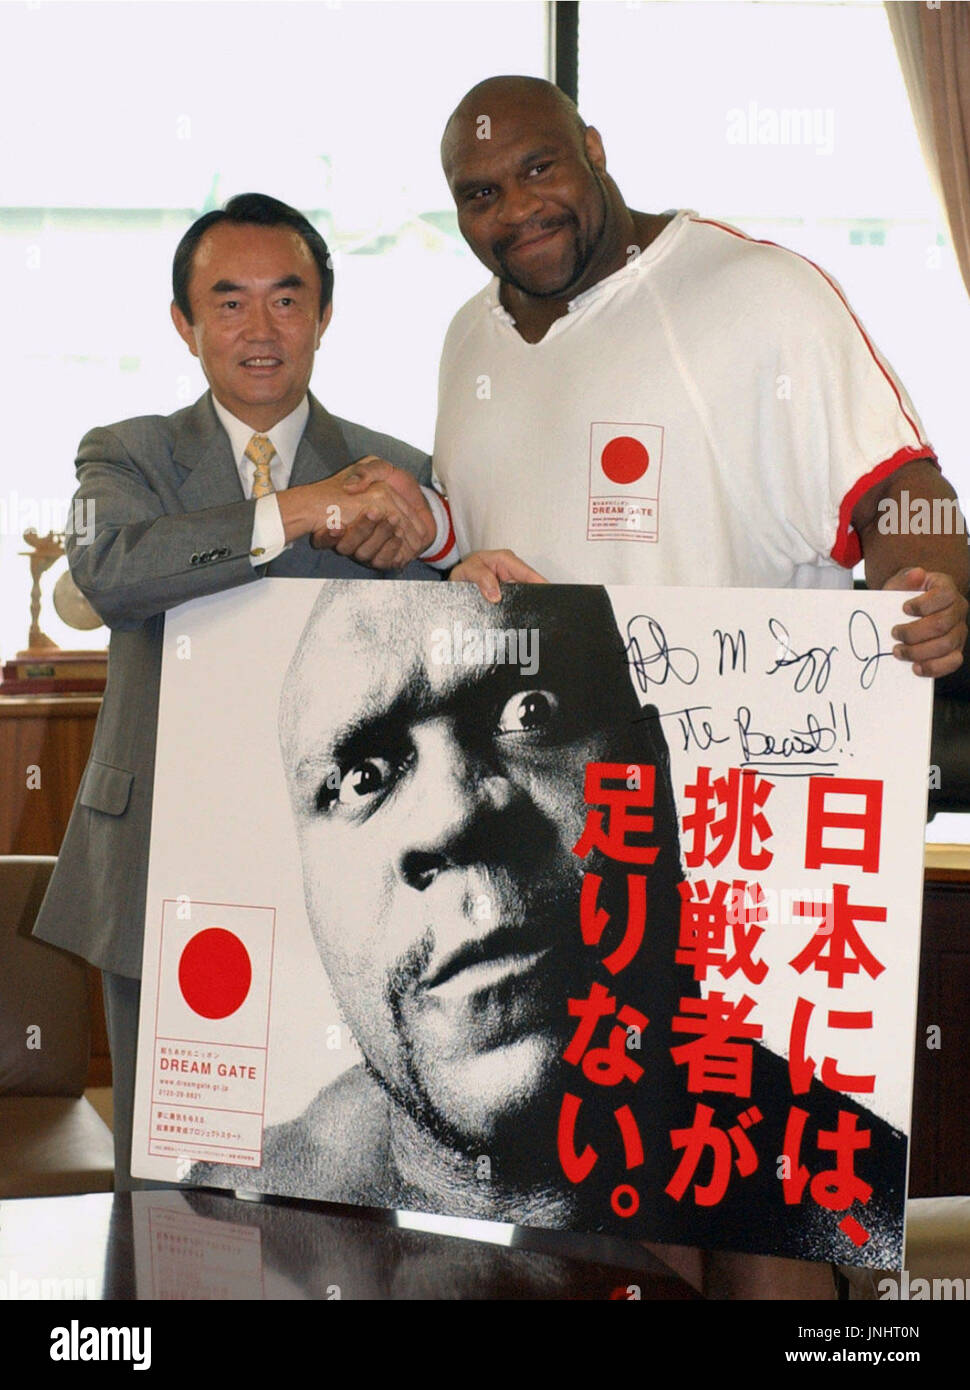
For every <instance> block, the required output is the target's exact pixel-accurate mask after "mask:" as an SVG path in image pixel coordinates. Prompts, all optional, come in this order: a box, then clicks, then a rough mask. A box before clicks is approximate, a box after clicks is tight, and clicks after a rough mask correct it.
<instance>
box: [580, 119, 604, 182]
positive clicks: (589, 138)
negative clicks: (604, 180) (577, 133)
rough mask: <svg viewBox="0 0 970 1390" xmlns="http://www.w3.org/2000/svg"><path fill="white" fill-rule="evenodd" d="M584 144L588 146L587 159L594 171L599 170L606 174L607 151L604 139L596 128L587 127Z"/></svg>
mask: <svg viewBox="0 0 970 1390" xmlns="http://www.w3.org/2000/svg"><path fill="white" fill-rule="evenodd" d="M583 142H584V144H585V146H586V158H587V159H588V160H589V162H590V164H591V165H592V166H593V168H594V169H596V170H598V172H599V173H601V174H605V173H606V151H605V150H604V149H603V140H602V137H601V136H600V133H599V131H598V130H597V129H596V127H595V126H592V125H589V126H587V127H586V133H585V135H584V136H583Z"/></svg>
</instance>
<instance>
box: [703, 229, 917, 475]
mask: <svg viewBox="0 0 970 1390" xmlns="http://www.w3.org/2000/svg"><path fill="white" fill-rule="evenodd" d="M689 220H690V221H691V222H705V223H706V224H707V225H708V226H709V227H719V228H720V230H721V231H722V232H730V234H731V236H736V237H740V239H741V240H742V241H750V242H752V243H753V245H755V246H774V247H775V248H776V249H777V250H778V251H787V252H788V254H789V255H790V256H797V257H798V259H799V260H800V261H804V262H805V263H806V265H810V266H811V267H812V269H813V270H817V271H818V273H819V275H821V277H822V279H823V280H824V281H825V283H826V284H827V285H828V286H829V287H830V288H831V289H833V290H834V291H835V293H836V294H837V295H838V297H839V299H840V300H841V301H842V305H843V307H844V309H845V311H846V313H847V314H848V315H849V318H850V319H851V320H852V322H853V323H854V324H855V326H856V328H858V330H859V332H860V333H861V334H862V338H863V341H864V342H865V345H866V347H867V348H868V349H869V352H870V354H871V356H872V360H873V362H875V364H876V366H877V367H878V368H879V370H880V371H881V372H882V374H883V376H884V377H885V378H886V380H887V381H888V382H889V385H890V386H891V387H892V390H893V394H894V395H895V397H896V400H897V401H898V402H899V408H900V410H901V411H902V413H903V416H904V417H905V420H906V423H907V424H908V425H909V427H910V429H911V430H912V431H913V433H914V434H915V436H916V438H917V439H919V437H920V433H919V430H918V429H917V427H916V422H915V421H914V420H913V418H912V416H911V415H910V414H909V411H908V410H907V409H906V407H905V406H904V405H903V398H902V396H901V395H900V394H899V387H898V386H897V385H896V383H895V381H893V379H892V377H891V376H890V374H889V372H887V370H886V368H885V366H884V365H883V364H882V362H880V360H879V355H878V353H877V352H876V349H875V348H874V347H873V345H872V341H871V340H870V338H869V335H868V333H867V332H866V330H865V329H864V328H863V326H862V324H861V323H860V322H859V320H858V319H857V318H856V316H855V314H854V313H853V312H852V309H851V307H850V305H849V302H848V300H847V299H846V297H845V295H844V294H843V293H842V291H841V290H840V289H839V287H838V285H837V284H836V283H835V281H834V280H833V279H832V277H831V276H830V275H828V274H827V273H826V272H825V271H824V270H823V269H822V267H821V266H820V265H816V264H815V262H814V261H810V260H809V258H808V257H807V256H803V255H802V254H801V252H800V251H792V249H791V247H789V246H780V245H779V243H778V242H777V241H765V240H763V239H759V238H758V237H753V236H748V234H747V232H739V231H738V229H737V228H736V227H728V226H726V225H725V224H724V223H723V222H715V221H714V220H713V219H712V218H710V217H691V218H690V219H689ZM930 452H932V450H931V451H930ZM934 457H935V456H934Z"/></svg>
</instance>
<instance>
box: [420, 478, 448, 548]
mask: <svg viewBox="0 0 970 1390" xmlns="http://www.w3.org/2000/svg"><path fill="white" fill-rule="evenodd" d="M438 501H439V502H440V503H441V504H442V506H443V507H444V509H445V512H446V513H447V516H448V538H447V540H446V541H445V543H444V545H443V546H442V547H441V549H440V550H436V551H435V553H434V554H433V555H422V557H421V558H422V560H423V561H424V563H425V564H426V565H434V564H437V562H438V561H439V560H443V559H444V558H445V556H446V555H447V554H448V552H449V551H450V550H451V549H452V547H453V546H454V545H455V523H454V522H453V521H452V519H451V507H449V505H448V499H447V497H444V496H442V494H441V493H440V492H439V493H438Z"/></svg>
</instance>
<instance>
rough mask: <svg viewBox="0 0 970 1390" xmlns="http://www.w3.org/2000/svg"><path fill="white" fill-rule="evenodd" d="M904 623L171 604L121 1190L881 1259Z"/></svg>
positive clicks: (509, 606)
mask: <svg viewBox="0 0 970 1390" xmlns="http://www.w3.org/2000/svg"><path fill="white" fill-rule="evenodd" d="M898 606H899V599H898V595H896V594H893V593H887V594H881V593H878V594H846V593H835V592H833V593H828V592H821V593H820V592H812V593H801V592H798V591H790V590H779V591H774V590H772V591H754V590H716V589H710V590H678V589H660V590H650V591H647V590H639V589H635V588H616V589H610V590H608V591H607V590H605V589H601V588H597V587H593V586H521V587H507V588H506V590H505V592H504V596H503V600H502V602H501V604H499V605H496V606H493V605H491V604H488V603H486V602H485V601H484V600H483V599H482V598H481V596H480V595H479V593H478V591H477V589H475V588H474V587H473V586H468V585H458V584H441V585H430V584H429V585H407V584H403V583H398V582H394V581H390V582H387V583H384V584H382V585H376V584H356V583H353V582H348V581H339V582H336V581H334V582H319V581H314V580H268V581H265V582H264V583H263V584H261V585H260V587H259V592H258V593H256V594H253V593H252V592H251V591H250V592H247V594H246V595H245V597H244V598H242V597H241V596H240V595H238V594H234V593H227V594H221V595H217V596H214V597H212V598H209V599H204V600H200V601H198V602H196V603H193V604H188V605H184V606H183V607H181V608H178V609H175V610H173V612H172V613H170V614H169V615H168V618H167V622H166V638H165V656H164V664H163V675H162V690H161V707H160V713H159V735H158V752H157V758H156V772H155V801H154V818H153V826H152V853H151V868H150V874H149V885H148V910H147V924H146V946H145V962H144V980H143V989H142V1014H141V1031H140V1043H139V1058H138V1091H137V1096H136V1110H135V1132H134V1149H133V1152H134V1160H133V1171H134V1172H135V1173H136V1174H137V1175H138V1176H142V1177H150V1178H155V1179H158V1180H169V1181H172V1180H178V1181H184V1182H187V1183H190V1184H203V1185H209V1186H224V1187H229V1188H245V1189H248V1190H255V1191H263V1192H272V1193H277V1194H285V1195H291V1196H300V1197H309V1198H316V1199H322V1200H331V1201H339V1202H357V1203H364V1204H367V1205H372V1206H390V1207H402V1208H407V1209H410V1210H418V1211H431V1212H439V1213H444V1214H447V1215H452V1216H468V1217H478V1218H482V1219H490V1220H497V1221H514V1222H517V1223H519V1224H523V1225H535V1226H547V1227H555V1228H563V1229H566V1228H568V1229H577V1230H587V1231H607V1232H611V1233H614V1234H627V1235H630V1236H631V1237H636V1238H652V1239H655V1240H661V1241H673V1242H679V1243H685V1244H693V1245H701V1246H707V1247H711V1248H718V1247H719V1248H725V1249H734V1250H742V1251H752V1252H761V1253H765V1254H792V1255H799V1256H803V1257H805V1258H810V1259H831V1260H838V1261H841V1262H844V1263H848V1264H868V1265H872V1266H876V1267H890V1266H898V1265H900V1264H901V1256H902V1235H903V1204H904V1196H905V1188H906V1142H907V1141H906V1136H907V1133H908V1129H909V1117H910V1097H911V1087H912V1067H913V1050H914V1031H915V1007H916V979H917V969H918V950H919V925H920V909H921V890H922V847H923V831H924V820H925V806H926V783H927V758H928V749H929V734H930V708H931V696H932V691H931V687H930V684H929V683H928V682H926V681H920V680H918V679H915V678H914V677H913V674H912V671H911V670H909V668H908V667H907V666H905V665H903V664H902V663H900V662H898V661H896V660H895V659H894V658H893V656H892V647H893V642H892V640H891V638H890V636H889V633H890V629H891V627H892V625H893V623H894V622H895V621H896V618H897V616H898Z"/></svg>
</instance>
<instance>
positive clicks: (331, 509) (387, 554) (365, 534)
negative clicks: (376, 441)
mask: <svg viewBox="0 0 970 1390" xmlns="http://www.w3.org/2000/svg"><path fill="white" fill-rule="evenodd" d="M276 497H277V501H278V502H279V508H280V517H281V518H282V521H283V533H284V535H285V537H286V540H287V542H288V543H289V542H290V541H294V540H296V539H297V538H298V537H299V536H309V538H310V544H311V545H312V546H313V547H314V549H315V550H336V551H337V553H338V554H340V555H347V556H349V557H350V558H351V559H352V560H356V561H357V562H358V564H361V565H369V566H370V567H371V568H372V569H378V570H394V569H401V568H403V566H404V565H407V564H409V563H410V561H411V560H414V559H416V558H417V556H419V555H421V554H422V553H423V552H424V551H426V550H427V549H428V547H429V546H430V545H431V543H432V541H433V540H434V538H435V535H436V534H437V525H436V523H435V519H434V516H433V515H432V513H431V508H430V507H429V506H428V501H427V498H426V497H425V495H424V493H423V492H422V490H421V485H420V483H418V481H417V480H416V479H415V478H413V477H412V476H411V474H410V473H407V472H405V471H404V470H403V469H401V468H395V467H394V466H393V465H392V464H390V463H388V462H387V460H386V459H380V458H377V457H376V456H375V455H373V454H368V455H367V457H366V458H362V459H358V460H357V462H356V463H352V464H351V465H350V467H349V468H344V469H342V470H341V472H339V473H334V474H333V475H332V476H331V477H329V478H324V479H322V480H321V481H320V482H318V483H305V484H303V485H302V486H298V487H291V488H287V489H286V490H285V491H284V492H279V493H277V494H276Z"/></svg>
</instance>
